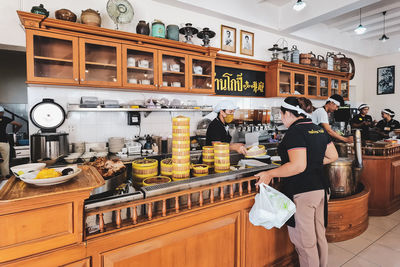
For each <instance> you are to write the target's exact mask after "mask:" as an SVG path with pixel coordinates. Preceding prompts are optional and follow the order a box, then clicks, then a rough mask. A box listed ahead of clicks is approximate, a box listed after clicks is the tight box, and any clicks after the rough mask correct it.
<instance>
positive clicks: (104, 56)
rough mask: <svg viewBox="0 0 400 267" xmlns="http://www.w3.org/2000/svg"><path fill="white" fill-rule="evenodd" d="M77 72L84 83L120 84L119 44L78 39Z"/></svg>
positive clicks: (100, 84)
mask: <svg viewBox="0 0 400 267" xmlns="http://www.w3.org/2000/svg"><path fill="white" fill-rule="evenodd" d="M79 55H80V60H79V66H80V68H79V74H80V83H81V84H84V85H86V84H87V85H99V86H121V85H122V83H121V76H122V75H121V44H117V43H112V42H104V41H99V40H91V39H85V38H80V39H79Z"/></svg>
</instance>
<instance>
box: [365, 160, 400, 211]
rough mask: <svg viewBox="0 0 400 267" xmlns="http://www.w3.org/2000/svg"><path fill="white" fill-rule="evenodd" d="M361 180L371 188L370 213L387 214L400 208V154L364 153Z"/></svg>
mask: <svg viewBox="0 0 400 267" xmlns="http://www.w3.org/2000/svg"><path fill="white" fill-rule="evenodd" d="M363 165H364V168H363V171H362V174H361V181H362V182H363V183H364V184H367V185H368V186H369V188H370V190H371V193H370V196H369V201H368V213H369V215H373V216H386V215H389V214H391V213H393V212H395V211H396V210H398V209H399V208H400V154H399V153H397V154H394V155H390V156H367V155H363Z"/></svg>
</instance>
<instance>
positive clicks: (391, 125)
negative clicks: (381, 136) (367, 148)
mask: <svg viewBox="0 0 400 267" xmlns="http://www.w3.org/2000/svg"><path fill="white" fill-rule="evenodd" d="M376 127H377V128H378V129H380V130H381V131H383V132H384V133H386V134H388V133H389V132H391V131H393V130H394V129H399V128H400V123H399V122H398V121H396V120H394V119H391V120H390V121H386V120H385V119H383V120H380V121H379V122H378V124H377V125H376Z"/></svg>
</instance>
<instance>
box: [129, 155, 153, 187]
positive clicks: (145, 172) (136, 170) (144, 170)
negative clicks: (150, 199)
mask: <svg viewBox="0 0 400 267" xmlns="http://www.w3.org/2000/svg"><path fill="white" fill-rule="evenodd" d="M157 175H158V160H156V159H137V160H134V161H133V162H132V176H133V179H134V180H135V182H136V183H138V184H139V185H143V180H144V179H146V178H149V177H154V176H157Z"/></svg>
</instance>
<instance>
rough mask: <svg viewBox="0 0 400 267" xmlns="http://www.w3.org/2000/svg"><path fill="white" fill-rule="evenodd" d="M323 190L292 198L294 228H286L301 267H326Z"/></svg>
mask: <svg viewBox="0 0 400 267" xmlns="http://www.w3.org/2000/svg"><path fill="white" fill-rule="evenodd" d="M324 197H325V193H324V190H315V191H311V192H306V193H301V194H297V195H294V196H293V202H294V204H296V213H295V215H294V218H295V221H296V227H290V226H289V227H288V230H289V237H290V241H292V243H293V244H294V246H295V248H296V251H297V254H298V255H299V261H300V266H301V267H306V266H307V267H318V266H321V267H326V266H328V242H327V240H326V237H325V226H324Z"/></svg>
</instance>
